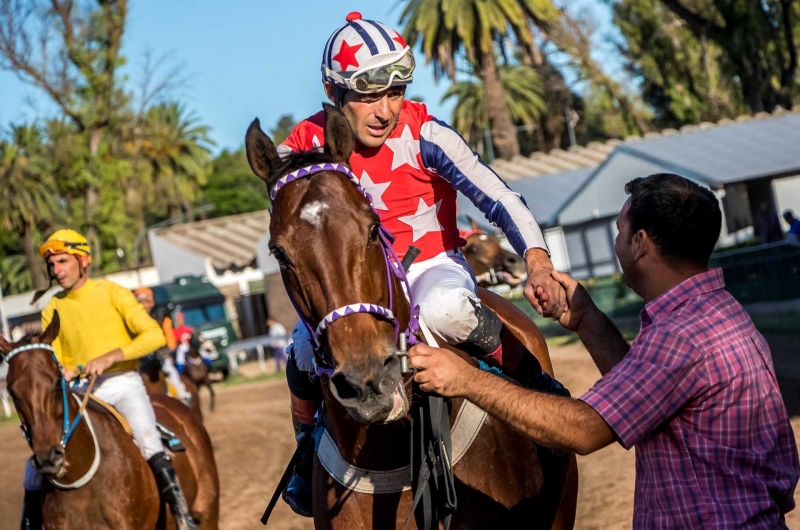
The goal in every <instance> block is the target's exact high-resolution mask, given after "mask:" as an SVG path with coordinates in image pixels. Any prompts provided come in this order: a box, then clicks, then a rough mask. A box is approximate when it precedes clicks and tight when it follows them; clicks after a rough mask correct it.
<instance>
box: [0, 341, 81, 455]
mask: <svg viewBox="0 0 800 530" xmlns="http://www.w3.org/2000/svg"><path fill="white" fill-rule="evenodd" d="M29 350H47V351H49V352H51V353H52V354H53V360H54V361H55V362H56V364H58V373H59V376H60V377H61V397H62V399H63V401H64V427H63V429H62V432H61V447H62V448H63V449H66V448H67V444H68V443H69V440H70V438H72V434H73V433H74V432H75V429H76V427H78V423H79V422H80V421H81V418H83V415H82V414H80V413H79V414H78V415H77V416H76V417H75V420H74V421H73V422H72V423H71V424H70V421H69V400H68V398H67V380H66V379H64V373H63V372H62V371H61V364H60V363H59V362H58V359H56V352H55V350H54V349H53V347H52V346H50V345H49V344H43V343H33V344H25V345H24V346H18V347H16V348H14V349H13V350H11V351H10V352H8V353H7V354H6V356H5V359H6V362H9V361H11V358H12V357H14V356H15V355H17V354H19V353H22V352H24V351H29ZM20 429H22V435H23V436H24V437H25V440H26V441H27V442H28V445H29V446H30V444H31V437H30V433H29V432H28V429H27V426H26V425H25V424H24V423H23V424H21V425H20Z"/></svg>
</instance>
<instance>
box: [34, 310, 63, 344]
mask: <svg viewBox="0 0 800 530" xmlns="http://www.w3.org/2000/svg"><path fill="white" fill-rule="evenodd" d="M60 330H61V317H59V316H58V311H54V312H53V319H52V320H51V321H50V324H48V326H47V329H45V330H44V332H43V333H42V334H41V335H40V336H39V342H41V343H44V344H53V341H54V340H56V337H58V332H59V331H60Z"/></svg>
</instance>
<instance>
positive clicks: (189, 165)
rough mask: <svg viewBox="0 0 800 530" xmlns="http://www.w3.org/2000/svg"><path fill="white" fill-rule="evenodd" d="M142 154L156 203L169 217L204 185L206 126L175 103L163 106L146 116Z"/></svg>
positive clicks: (186, 209)
mask: <svg viewBox="0 0 800 530" xmlns="http://www.w3.org/2000/svg"><path fill="white" fill-rule="evenodd" d="M142 128H143V130H144V132H143V140H142V143H141V153H142V156H143V157H144V159H145V160H146V161H147V163H148V164H149V166H150V168H151V171H152V178H153V191H154V197H155V200H156V203H157V204H158V205H160V206H161V207H162V208H164V209H166V211H167V215H168V216H169V217H170V218H173V219H174V218H176V217H177V216H178V215H179V214H180V212H181V210H183V212H184V213H190V211H191V209H192V203H193V202H195V201H196V200H197V199H198V197H199V193H200V188H201V186H203V185H205V184H206V179H207V177H208V172H209V170H210V169H211V164H210V162H211V146H213V145H214V142H213V141H212V140H211V139H210V138H209V136H208V132H209V127H208V126H206V125H202V124H200V123H199V120H198V119H197V117H196V116H194V115H193V114H188V115H187V113H186V109H185V107H183V106H181V105H179V104H177V103H162V104H159V105H156V106H154V107H152V108H151V109H149V110H148V111H147V113H146V114H145V117H144V121H143V126H142Z"/></svg>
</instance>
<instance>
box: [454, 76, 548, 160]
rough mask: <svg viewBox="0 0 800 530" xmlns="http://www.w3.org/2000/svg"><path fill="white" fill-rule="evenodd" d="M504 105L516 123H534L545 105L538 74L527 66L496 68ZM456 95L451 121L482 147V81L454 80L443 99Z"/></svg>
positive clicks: (484, 108) (485, 120)
mask: <svg viewBox="0 0 800 530" xmlns="http://www.w3.org/2000/svg"><path fill="white" fill-rule="evenodd" d="M498 72H499V74H500V82H501V84H502V86H503V95H504V97H505V100H506V106H507V107H508V110H509V113H510V114H511V120H512V122H513V123H515V124H534V123H536V122H537V121H538V119H539V117H540V116H541V114H542V112H543V111H544V110H545V108H546V105H545V102H544V99H543V98H542V96H543V93H544V85H543V83H542V80H541V78H540V77H539V74H538V73H537V72H536V70H535V69H534V68H532V67H530V66H525V65H503V66H500V67H499V69H498ZM449 99H455V100H456V105H455V107H454V108H453V116H452V118H451V125H452V126H453V127H455V128H456V130H458V131H459V132H460V133H461V134H462V136H464V139H465V140H466V141H467V142H468V143H469V144H470V145H472V146H473V147H474V148H476V149H478V150H482V143H483V141H484V131H485V130H487V129H489V112H488V110H487V104H486V93H485V91H484V87H483V85H482V84H481V83H480V82H479V81H477V80H470V81H458V82H455V83H453V84H452V85H451V86H450V88H449V89H448V90H447V92H445V94H444V96H443V97H442V102H445V101H447V100H449Z"/></svg>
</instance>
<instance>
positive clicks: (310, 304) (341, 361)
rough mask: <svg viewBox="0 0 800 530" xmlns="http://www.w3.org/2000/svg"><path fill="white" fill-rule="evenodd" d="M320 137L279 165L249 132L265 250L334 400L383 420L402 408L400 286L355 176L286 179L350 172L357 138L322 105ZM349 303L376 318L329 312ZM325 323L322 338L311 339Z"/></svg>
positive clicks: (404, 313)
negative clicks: (267, 209)
mask: <svg viewBox="0 0 800 530" xmlns="http://www.w3.org/2000/svg"><path fill="white" fill-rule="evenodd" d="M324 130H325V145H324V148H323V151H322V152H320V151H319V150H317V151H310V152H302V153H294V154H290V155H288V156H286V157H283V158H281V157H279V155H278V153H277V150H276V148H275V146H274V144H273V143H272V141H271V140H270V138H269V137H268V136H267V135H266V134H264V133H263V132H262V131H261V129H260V126H259V122H258V120H255V121H254V122H253V123H252V124H251V125H250V128H249V129H248V131H247V137H246V141H245V145H246V148H247V159H248V161H249V163H250V166H251V168H252V169H253V171H254V172H255V174H256V175H257V176H258V177H259V178H261V179H262V180H264V181H265V182H266V184H267V189H268V190H270V192H271V197H272V203H271V207H272V216H271V219H270V249H271V251H272V254H273V255H274V256H275V258H276V259H277V261H278V263H279V264H280V270H281V275H282V277H283V281H284V284H285V286H286V290H287V292H288V294H289V297H290V298H291V299H292V300H293V302H294V304H295V306H296V308H297V310H298V312H299V313H300V316H301V318H302V319H303V320H304V322H305V323H306V325H307V326H308V328H309V330H310V331H311V333H312V335H314V336H315V337H314V340H315V341H318V344H317V346H318V347H317V358H318V362H322V363H323V364H327V365H328V366H329V367H330V369H331V370H332V371H331V372H329V374H328V375H329V380H328V384H329V386H328V388H329V390H330V393H331V394H332V395H333V397H334V398H335V399H336V400H337V401H338V402H339V403H341V405H343V406H344V408H345V409H346V410H347V412H348V413H349V414H350V415H351V416H352V417H353V418H355V419H356V420H358V421H360V422H362V423H368V424H373V423H387V422H390V421H394V420H396V419H399V418H401V417H404V416H405V414H406V412H407V411H408V398H407V395H406V391H405V386H404V383H403V377H402V373H401V369H400V361H399V359H398V357H397V355H396V354H395V350H396V329H395V327H396V326H405V325H406V324H407V323H408V320H409V313H410V312H409V306H408V303H407V302H406V301H405V298H404V296H403V292H402V289H401V287H400V283H399V281H398V280H397V279H396V278H395V277H394V276H392V275H391V274H387V267H388V266H389V264H388V262H387V258H386V257H385V254H384V252H385V248H384V244H385V241H383V240H382V237H383V236H382V232H381V227H380V219H379V217H378V215H377V214H376V212H375V211H374V209H373V208H372V207H371V205H370V200H369V199H368V198H367V197H366V196H365V194H364V193H363V190H361V188H360V187H359V186H358V185H357V179H355V177H354V176H352V174H350V175H348V174H347V173H346V172H343V171H342V170H341V169H340V170H322V171H314V172H313V174H311V175H310V176H308V177H307V178H296V179H293V180H291V181H290V182H288V181H287V179H286V178H285V177H286V176H287V175H290V174H292V172H293V171H294V172H297V171H298V170H299V169H300V168H304V167H309V166H311V165H315V164H316V165H317V169H319V167H324V168H330V167H333V166H332V165H337V167H339V168H343V169H345V171H346V170H347V168H346V165H347V163H348V160H349V158H350V155H351V153H352V151H353V147H354V138H353V133H352V130H351V129H350V125H349V124H348V122H347V119H346V118H345V116H344V114H342V112H341V111H340V110H339V109H337V108H335V107H333V106H330V105H325V126H324ZM325 164H332V165H325ZM320 165H321V166H320ZM298 174H299V173H298ZM354 184H355V185H354ZM278 189H279V190H280V193H277V191H278ZM392 289H393V291H392ZM392 292H394V294H395V296H392V294H391V293H392ZM392 298H393V300H391V299H392ZM353 304H356V306H355V307H356V308H358V307H359V306H358V305H359V304H361V305H362V307H363V306H366V307H369V308H372V309H375V311H372V310H370V312H359V311H358V309H356V310H355V312H353V311H349V312H344V313H343V314H341V315H338V314H337V313H335V312H336V311H338V310H339V309H345V308H346V307H347V306H351V307H352V305H353ZM391 305H394V307H391V308H390V306H391ZM376 308H377V309H376ZM382 308H390V309H391V313H389V314H386V312H385V311H383V312H382V311H379V309H382ZM331 315H334V317H332V318H331V319H330V322H329V321H328V319H326V317H329V318H330V317H331ZM340 317H341V318H340ZM321 323H322V329H323V330H324V333H320V334H316V333H315V330H319V329H320V325H321Z"/></svg>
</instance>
